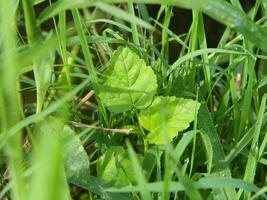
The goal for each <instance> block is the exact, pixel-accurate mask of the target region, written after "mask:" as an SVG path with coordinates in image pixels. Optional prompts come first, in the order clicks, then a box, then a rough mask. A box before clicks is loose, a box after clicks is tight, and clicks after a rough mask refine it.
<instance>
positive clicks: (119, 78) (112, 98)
mask: <svg viewBox="0 0 267 200" xmlns="http://www.w3.org/2000/svg"><path fill="white" fill-rule="evenodd" d="M103 77H104V80H103V84H102V87H101V91H100V93H99V96H100V99H101V100H102V102H103V103H104V105H105V106H106V107H107V108H108V110H109V111H110V112H114V113H121V112H125V111H128V110H130V109H132V108H137V109H144V108H146V107H147V106H149V105H150V104H151V102H152V99H153V97H154V95H155V94H156V90H157V79H156V75H155V74H154V72H153V70H152V69H151V67H149V66H147V65H146V64H145V61H144V60H143V59H140V58H139V57H138V55H137V54H135V53H134V52H133V51H132V50H130V49H129V48H127V47H125V48H122V47H120V48H118V49H117V50H116V52H115V53H114V55H113V57H112V58H111V60H110V63H109V66H108V68H107V70H106V71H105V72H104V74H103Z"/></svg>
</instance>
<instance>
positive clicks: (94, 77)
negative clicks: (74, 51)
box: [72, 9, 108, 125]
mask: <svg viewBox="0 0 267 200" xmlns="http://www.w3.org/2000/svg"><path fill="white" fill-rule="evenodd" d="M72 16H73V19H74V23H75V27H76V29H77V33H78V35H79V38H80V42H81V46H82V51H83V54H84V58H85V62H86V65H87V68H88V72H89V76H90V78H91V81H92V85H93V89H94V90H95V92H96V94H98V92H99V88H98V87H99V86H98V78H97V73H96V70H95V68H94V63H93V60H92V55H91V53H90V51H89V48H88V45H87V39H86V36H85V32H84V30H83V26H82V20H81V17H80V13H79V10H78V9H73V10H72ZM97 102H98V105H99V110H100V112H101V114H102V116H103V118H104V121H105V123H106V124H107V125H108V119H107V114H106V111H105V109H104V107H103V105H102V103H101V101H100V100H99V99H98V96H97Z"/></svg>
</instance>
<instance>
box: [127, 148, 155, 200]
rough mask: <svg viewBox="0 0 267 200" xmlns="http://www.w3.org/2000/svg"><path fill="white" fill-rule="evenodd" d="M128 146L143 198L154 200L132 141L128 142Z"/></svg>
mask: <svg viewBox="0 0 267 200" xmlns="http://www.w3.org/2000/svg"><path fill="white" fill-rule="evenodd" d="M127 146H128V153H129V156H130V159H131V161H132V165H133V169H134V173H135V176H136V181H137V183H138V185H139V186H140V192H141V195H142V197H143V199H146V200H152V198H151V195H150V192H149V189H148V186H147V182H146V180H145V177H144V175H143V173H142V171H143V170H142V168H141V166H140V164H139V162H138V159H137V157H136V154H135V152H134V150H133V148H132V146H131V144H130V143H128V144H127Z"/></svg>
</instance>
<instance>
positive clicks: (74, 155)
mask: <svg viewBox="0 0 267 200" xmlns="http://www.w3.org/2000/svg"><path fill="white" fill-rule="evenodd" d="M62 136H63V140H64V141H65V143H64V144H65V145H64V154H63V158H64V165H65V171H66V176H67V178H71V177H72V178H78V177H84V178H85V176H80V175H84V174H90V168H89V159H88V155H87V153H86V151H85V149H84V147H83V145H82V142H81V140H80V139H79V138H78V137H77V136H76V135H75V132H74V131H73V130H72V129H71V128H70V127H69V126H64V129H63V132H62Z"/></svg>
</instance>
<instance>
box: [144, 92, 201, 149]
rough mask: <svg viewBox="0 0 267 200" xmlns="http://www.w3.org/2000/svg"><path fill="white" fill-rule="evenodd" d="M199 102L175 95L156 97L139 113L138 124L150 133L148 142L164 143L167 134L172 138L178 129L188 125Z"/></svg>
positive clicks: (183, 128) (194, 114) (180, 129)
mask: <svg viewBox="0 0 267 200" xmlns="http://www.w3.org/2000/svg"><path fill="white" fill-rule="evenodd" d="M199 106H200V104H199V103H198V102H197V101H193V100H191V99H184V98H176V97H163V96H159V97H156V98H155V100H154V101H153V103H152V105H151V106H150V107H148V108H147V109H145V110H143V111H141V113H140V114H139V121H140V124H141V125H142V126H143V127H144V128H145V129H146V130H148V131H150V133H149V134H148V136H147V139H148V141H149V142H150V143H154V144H164V143H165V141H166V139H165V135H167V136H168V137H167V138H168V139H169V140H171V139H173V138H174V137H175V136H176V135H177V133H178V132H179V131H182V130H185V129H186V128H188V127H189V124H190V122H192V121H193V120H194V118H195V116H196V113H197V111H198V109H199Z"/></svg>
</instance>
